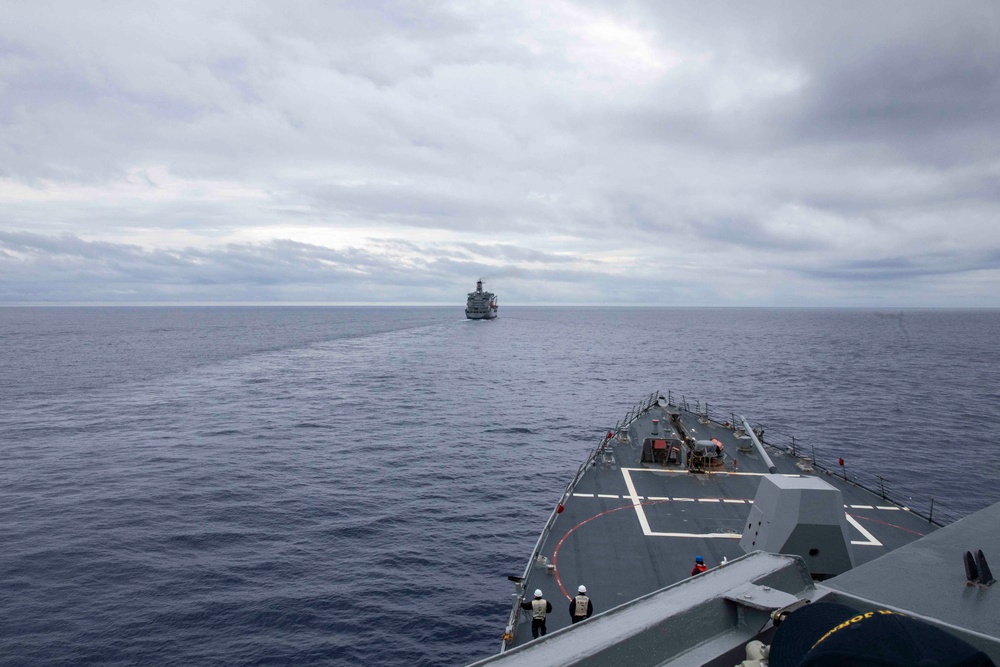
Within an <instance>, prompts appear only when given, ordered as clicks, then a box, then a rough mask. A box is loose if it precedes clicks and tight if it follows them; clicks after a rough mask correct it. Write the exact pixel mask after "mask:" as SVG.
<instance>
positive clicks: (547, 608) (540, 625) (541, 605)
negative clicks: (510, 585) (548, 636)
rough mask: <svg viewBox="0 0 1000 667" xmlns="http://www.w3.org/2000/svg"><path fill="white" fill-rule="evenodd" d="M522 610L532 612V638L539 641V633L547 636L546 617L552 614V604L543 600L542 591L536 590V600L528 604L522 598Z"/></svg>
mask: <svg viewBox="0 0 1000 667" xmlns="http://www.w3.org/2000/svg"><path fill="white" fill-rule="evenodd" d="M521 609H527V610H528V611H530V612H531V638H532V639H538V633H539V632H540V633H541V634H542V636H543V637H544V636H545V615H546V614H550V613H552V603H551V602H549V601H548V600H545V599H543V598H542V589H541V588H536V589H535V599H534V600H531V601H530V602H527V601H525V600H524V598H521Z"/></svg>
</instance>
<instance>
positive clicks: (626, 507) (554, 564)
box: [552, 496, 668, 600]
mask: <svg viewBox="0 0 1000 667" xmlns="http://www.w3.org/2000/svg"><path fill="white" fill-rule="evenodd" d="M626 497H628V496H626ZM665 502H668V501H666V500H649V501H646V502H644V503H632V504H630V505H622V506H621V507H615V508H613V509H609V510H605V511H603V512H601V513H599V514H595V515H594V516H592V517H589V518H587V519H584V520H583V521H581V522H580V523H578V524H576V525H575V526H573V527H572V528H570V529H569V530H567V531H566V534H565V535H563V536H562V537H561V538H560V539H559V543H558V544H556V548H555V550H553V552H552V570H553V571H554V572H555V575H556V583H557V584H559V590H560V591H562V594H563V595H565V596H566V599H567V600H572V599H573V598H572V597H570V595H569V593H567V592H566V587H565V586H563V583H562V579H561V578H560V577H559V564H558V560H559V549H560V547H562V544H563V542H565V541H566V538H567V537H569V536H570V534H571V533H572V532H573V531H574V530H576V529H577V528H579V527H580V526H582V525H583V524H585V523H590V522H591V521H593V520H594V519H599V518H601V517H602V516H604V515H606V514H611V513H612V512H618V511H621V510H629V509H632V508H634V507H636V505H659V504H661V503H665Z"/></svg>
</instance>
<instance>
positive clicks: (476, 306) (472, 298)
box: [465, 280, 497, 320]
mask: <svg viewBox="0 0 1000 667" xmlns="http://www.w3.org/2000/svg"><path fill="white" fill-rule="evenodd" d="M465 316H466V317H468V318H469V319H470V320H492V319H493V318H494V317H496V316H497V295H496V294H494V293H493V292H484V291H483V281H482V280H477V281H476V291H475V292H469V300H468V301H466V303H465Z"/></svg>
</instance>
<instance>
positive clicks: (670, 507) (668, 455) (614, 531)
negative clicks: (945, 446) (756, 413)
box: [503, 395, 938, 649]
mask: <svg viewBox="0 0 1000 667" xmlns="http://www.w3.org/2000/svg"><path fill="white" fill-rule="evenodd" d="M706 415H707V411H706V412H705V413H703V412H701V411H700V410H698V409H697V408H696V409H691V408H689V407H688V406H687V405H686V404H683V405H678V404H676V403H674V402H673V401H672V400H671V399H670V398H669V395H668V397H666V398H664V397H657V396H654V397H651V399H650V400H649V401H647V402H645V403H644V404H642V405H640V406H637V407H636V409H634V410H633V411H632V412H630V413H629V415H628V416H627V417H626V419H625V420H623V421H622V422H620V423H619V424H618V425H617V426H616V427H615V429H614V430H613V431H612V432H609V433H608V435H607V436H606V437H605V438H604V439H603V440H602V441H601V444H600V445H599V446H598V447H597V449H595V450H594V451H593V452H592V453H591V455H590V457H589V458H588V459H587V460H586V461H585V463H584V464H583V466H581V468H580V470H579V472H578V473H577V475H576V477H575V478H574V480H573V481H572V482H571V483H570V485H569V487H567V489H566V491H565V492H564V493H563V495H562V497H561V498H560V500H559V502H558V504H557V506H556V508H555V509H554V510H553V512H552V514H551V516H550V518H549V521H548V522H547V524H546V525H545V527H544V529H543V531H542V536H541V537H540V538H539V541H538V544H537V545H536V548H535V551H534V552H533V553H532V555H531V557H530V559H529V562H528V565H527V567H526V569H525V571H524V574H523V576H522V577H518V578H516V581H517V585H516V586H517V594H518V597H523V596H524V595H525V594H526V593H530V591H533V590H534V589H536V588H538V589H541V590H542V591H543V592H544V594H545V596H546V599H548V600H550V601H551V602H552V606H553V607H554V608H556V609H557V610H558V611H556V612H555V613H553V614H550V615H549V617H548V619H547V620H548V623H547V625H548V630H549V632H552V631H553V630H558V629H560V628H563V627H566V626H569V625H570V616H569V614H568V613H567V612H566V607H567V605H568V603H569V601H570V600H571V599H572V595H573V594H574V593H575V591H576V587H577V586H578V585H580V584H585V585H586V586H587V589H588V591H589V593H588V594H589V595H591V596H592V600H593V604H594V607H595V610H597V611H598V612H600V611H605V610H607V609H609V608H611V607H615V606H618V605H621V604H623V603H625V602H629V601H631V600H636V599H638V598H640V597H643V596H645V595H648V594H650V593H652V592H654V591H657V590H660V589H662V588H664V587H666V586H670V585H672V584H676V583H678V582H680V581H682V580H686V579H687V578H688V577H690V576H691V574H692V568H693V566H694V559H695V556H696V555H697V556H703V557H704V559H705V561H706V563H707V564H708V566H709V567H710V568H711V567H715V566H717V565H719V564H720V563H723V562H725V561H726V560H733V559H735V558H738V557H740V556H742V555H743V554H744V553H745V552H744V550H743V549H742V548H741V545H740V540H741V535H742V533H743V530H744V528H745V527H746V526H747V521H748V516H749V515H750V510H751V508H752V507H753V501H754V498H755V496H756V493H757V487H758V484H759V483H760V479H761V477H764V476H767V475H769V474H772V473H774V474H777V475H781V476H786V477H793V478H816V477H819V478H822V479H824V480H826V481H827V482H828V483H829V484H830V485H831V486H832V487H834V488H836V489H838V490H839V491H840V492H841V493H842V495H843V500H844V504H845V511H846V512H848V514H847V521H848V522H849V530H850V534H849V537H850V540H851V544H852V549H853V554H854V560H855V562H856V563H857V564H863V563H866V562H869V561H871V560H874V559H876V558H878V557H880V556H882V555H885V554H887V553H889V552H891V551H893V550H895V549H897V548H900V547H902V546H903V545H905V544H908V543H909V542H911V541H913V540H915V539H917V538H919V537H920V536H922V535H924V534H926V533H929V532H932V531H934V530H936V528H937V527H938V526H937V525H935V524H934V523H932V522H930V521H928V519H927V518H926V517H922V516H919V515H918V513H917V512H914V511H911V510H910V508H908V507H905V506H903V505H902V504H897V503H895V502H894V501H892V500H891V499H888V498H886V497H885V496H884V495H881V496H880V494H878V493H877V492H871V491H868V490H867V489H865V488H864V487H863V486H859V485H858V484H856V483H855V481H854V480H848V479H846V475H843V478H842V477H841V475H839V474H838V472H839V471H827V470H823V469H821V467H820V466H817V465H816V464H815V461H813V460H810V458H809V456H808V455H809V454H810V453H811V450H810V451H809V452H803V451H802V450H801V449H796V447H795V444H794V441H793V444H792V447H791V448H786V447H780V448H779V447H774V446H772V445H770V444H768V446H767V452H769V457H771V458H773V461H765V459H764V457H763V456H762V453H761V452H760V451H758V450H757V449H756V448H754V447H752V446H750V444H749V443H750V442H751V440H750V437H749V435H748V434H747V433H746V432H745V431H743V430H742V429H740V430H737V429H736V428H735V427H734V425H732V424H730V423H729V421H728V420H726V419H725V418H720V419H718V420H715V419H708V418H707V416H706ZM685 437H690V438H691V440H692V441H694V440H697V441H706V442H712V443H718V444H719V449H718V452H719V454H720V456H719V458H718V460H717V461H716V462H715V463H713V464H712V465H706V466H705V467H702V468H697V469H696V468H694V467H692V466H685V465H682V464H679V463H677V462H672V461H673V458H672V457H673V454H674V452H675V451H677V450H676V449H675V448H674V447H675V444H676V445H677V448H678V449H680V448H682V447H681V445H680V443H681V442H682V441H684V439H685ZM760 437H761V438H763V431H761V436H760ZM772 464H773V465H772ZM769 468H774V470H773V471H772V470H769ZM806 561H807V565H808V557H807V558H806ZM611 564H613V566H609V565H611ZM530 625H531V623H530V619H526V615H525V614H523V613H522V612H521V609H520V608H519V605H518V604H517V603H515V604H514V606H513V608H512V610H511V615H510V620H509V623H508V626H507V632H506V637H505V641H504V644H503V648H504V649H507V648H512V647H514V646H519V645H521V644H525V643H527V642H529V641H531V639H532V636H531V633H530Z"/></svg>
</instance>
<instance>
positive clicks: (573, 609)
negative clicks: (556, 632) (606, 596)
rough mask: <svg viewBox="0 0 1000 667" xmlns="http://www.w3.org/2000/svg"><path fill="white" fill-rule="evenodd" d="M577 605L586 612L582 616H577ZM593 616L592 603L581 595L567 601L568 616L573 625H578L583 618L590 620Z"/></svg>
mask: <svg viewBox="0 0 1000 667" xmlns="http://www.w3.org/2000/svg"><path fill="white" fill-rule="evenodd" d="M577 604H579V605H580V607H581V608H585V609H586V610H587V611H586V612H585V613H584V614H583V615H582V616H579V615H577ZM593 615H594V603H593V602H591V601H590V598H588V597H587V596H586V595H584V594H583V593H581V594H580V595H577V596H576V597H575V598H573V599H572V600H570V601H569V616H570V618H572V619H573V622H574V623H579V622H580V621H582V620H584V619H585V618H590V617H591V616H593Z"/></svg>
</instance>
